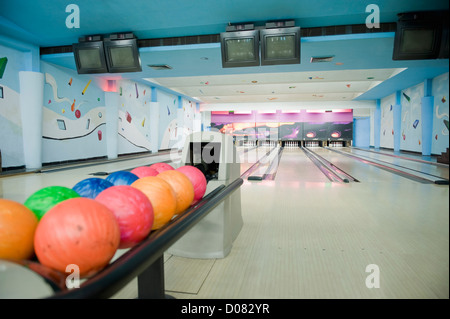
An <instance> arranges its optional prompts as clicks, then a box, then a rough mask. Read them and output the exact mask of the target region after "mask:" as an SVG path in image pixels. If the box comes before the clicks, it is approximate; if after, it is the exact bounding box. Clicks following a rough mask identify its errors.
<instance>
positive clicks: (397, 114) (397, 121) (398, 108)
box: [393, 91, 402, 152]
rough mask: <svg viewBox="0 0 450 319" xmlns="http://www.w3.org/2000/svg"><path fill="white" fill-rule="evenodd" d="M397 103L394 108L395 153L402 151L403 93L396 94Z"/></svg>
mask: <svg viewBox="0 0 450 319" xmlns="http://www.w3.org/2000/svg"><path fill="white" fill-rule="evenodd" d="M395 100H396V103H395V105H394V106H393V111H394V152H399V151H400V140H401V131H402V102H401V91H397V92H396V96H395Z"/></svg>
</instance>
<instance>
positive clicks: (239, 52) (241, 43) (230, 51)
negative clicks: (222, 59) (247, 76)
mask: <svg viewBox="0 0 450 319" xmlns="http://www.w3.org/2000/svg"><path fill="white" fill-rule="evenodd" d="M225 47H226V58H227V61H228V62H244V61H253V60H255V58H256V57H255V50H254V47H255V40H254V39H253V38H245V39H228V40H226V42H225Z"/></svg>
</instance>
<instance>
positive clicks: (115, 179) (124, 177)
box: [105, 171, 139, 186]
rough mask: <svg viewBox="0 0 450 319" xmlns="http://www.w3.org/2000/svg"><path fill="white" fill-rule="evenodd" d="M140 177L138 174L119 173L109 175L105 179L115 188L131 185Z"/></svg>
mask: <svg viewBox="0 0 450 319" xmlns="http://www.w3.org/2000/svg"><path fill="white" fill-rule="evenodd" d="M138 178H139V177H138V176H137V175H136V174H133V173H131V172H127V171H118V172H114V173H111V174H109V175H108V177H106V178H105V180H107V181H108V182H111V183H113V185H114V186H118V185H131V184H133V182H134V181H136V180H137V179H138Z"/></svg>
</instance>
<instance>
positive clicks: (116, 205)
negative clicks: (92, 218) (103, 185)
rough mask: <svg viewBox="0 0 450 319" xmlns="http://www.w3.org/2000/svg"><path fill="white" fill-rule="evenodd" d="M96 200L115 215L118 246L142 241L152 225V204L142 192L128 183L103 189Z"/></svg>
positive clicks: (126, 246) (125, 246)
mask: <svg viewBox="0 0 450 319" xmlns="http://www.w3.org/2000/svg"><path fill="white" fill-rule="evenodd" d="M95 200H96V201H98V202H100V203H102V204H103V205H105V206H106V207H108V208H109V209H110V210H111V211H112V212H113V213H114V215H115V216H116V219H117V221H118V223H119V228H120V244H119V248H130V247H133V246H134V245H136V244H137V243H139V242H140V241H142V240H143V239H144V238H145V237H147V235H148V234H149V233H150V231H151V229H152V226H153V206H152V204H151V203H150V200H149V199H148V197H147V196H145V194H144V193H142V192H141V191H140V190H138V189H137V188H134V187H131V186H128V185H118V186H113V187H109V188H107V189H105V190H104V191H103V192H101V193H100V194H99V195H98V196H97V197H96V198H95Z"/></svg>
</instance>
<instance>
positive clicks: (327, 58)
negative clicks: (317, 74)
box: [310, 55, 334, 63]
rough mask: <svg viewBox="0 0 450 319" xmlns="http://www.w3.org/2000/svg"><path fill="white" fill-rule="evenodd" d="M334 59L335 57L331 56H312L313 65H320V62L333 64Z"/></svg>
mask: <svg viewBox="0 0 450 319" xmlns="http://www.w3.org/2000/svg"><path fill="white" fill-rule="evenodd" d="M333 59H334V55H331V56H312V57H311V61H310V62H311V63H318V62H331V61H333Z"/></svg>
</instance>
